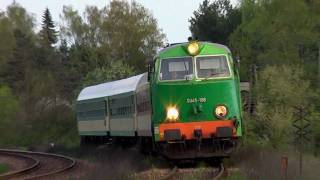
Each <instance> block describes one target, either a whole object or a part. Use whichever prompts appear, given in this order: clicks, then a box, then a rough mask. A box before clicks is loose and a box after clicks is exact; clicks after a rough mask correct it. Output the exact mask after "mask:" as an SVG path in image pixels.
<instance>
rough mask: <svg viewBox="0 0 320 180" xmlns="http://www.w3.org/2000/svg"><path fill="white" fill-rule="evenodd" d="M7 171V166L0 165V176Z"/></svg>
mask: <svg viewBox="0 0 320 180" xmlns="http://www.w3.org/2000/svg"><path fill="white" fill-rule="evenodd" d="M8 171H9V166H8V165H7V164H3V163H0V174H4V173H6V172H8Z"/></svg>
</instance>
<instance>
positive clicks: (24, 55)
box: [0, 0, 320, 152]
mask: <svg viewBox="0 0 320 180" xmlns="http://www.w3.org/2000/svg"><path fill="white" fill-rule="evenodd" d="M189 22H190V27H189V28H190V31H191V33H192V36H194V37H197V38H198V39H199V40H203V41H213V42H217V43H222V44H226V45H228V46H229V47H230V48H231V50H232V52H233V55H234V57H240V59H241V69H240V75H241V79H242V81H250V83H251V85H252V86H251V92H252V94H253V97H254V102H255V103H256V108H255V112H254V113H253V114H246V113H245V114H244V117H245V120H244V124H245V129H246V132H245V133H246V138H245V142H247V143H249V144H250V143H257V144H262V145H270V146H272V147H276V148H281V147H287V146H288V145H290V144H291V143H292V141H293V137H294V133H295V132H294V128H293V126H292V123H293V121H294V120H295V118H296V115H295V111H296V108H297V107H304V109H305V110H306V112H308V113H307V118H308V119H310V121H311V126H310V131H311V134H310V135H309V139H310V140H311V142H310V143H309V144H310V149H312V150H314V152H319V150H320V147H319V146H320V123H319V121H320V120H319V117H320V96H319V94H320V91H319V89H320V88H319V87H320V56H319V52H320V2H319V1H315V0H241V1H239V3H238V5H237V6H234V5H232V4H231V3H230V1H229V0H217V1H209V0H204V1H203V2H202V3H201V4H200V5H199V8H198V9H197V10H196V11H195V12H194V13H193V15H192V14H190V19H189ZM0 37H1V38H2V39H1V41H0V99H1V101H0V131H1V137H0V144H2V145H9V146H27V145H33V144H34V145H36V144H47V143H49V142H56V143H60V144H65V145H75V144H77V143H78V139H77V138H78V137H77V132H76V121H75V113H74V110H73V108H74V101H75V99H76V96H77V94H78V93H79V91H80V89H81V88H83V87H84V86H88V85H94V84H97V83H101V82H106V81H110V80H114V79H120V78H124V77H128V76H131V75H133V74H137V73H141V72H144V71H145V70H146V62H145V60H146V59H150V58H151V57H152V56H153V55H155V53H156V51H157V49H158V48H160V47H162V46H163V44H164V42H165V38H166V37H165V35H164V34H163V33H162V31H161V29H160V28H159V27H158V25H157V20H156V19H155V18H154V17H153V15H152V14H151V13H150V12H149V10H148V9H146V8H144V7H143V6H142V5H140V4H138V3H136V2H135V1H132V2H131V3H128V2H127V1H115V0H114V1H111V2H110V4H108V5H107V6H106V7H102V8H98V7H95V6H88V7H86V9H85V11H84V13H83V14H80V13H79V12H78V11H77V10H75V9H73V8H72V7H70V6H65V7H64V8H63V10H62V12H61V15H60V25H59V27H57V24H55V23H53V20H52V17H51V15H50V10H49V9H45V10H44V12H43V20H42V25H41V29H40V30H38V31H37V30H36V26H35V20H34V19H33V17H32V16H31V15H30V14H29V13H28V12H27V11H26V10H25V9H24V8H23V7H22V6H20V5H19V4H16V3H13V4H11V5H10V6H8V7H7V9H6V10H5V11H3V12H0ZM186 38H187V37H186Z"/></svg>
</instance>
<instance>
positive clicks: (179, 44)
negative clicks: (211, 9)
mask: <svg viewBox="0 0 320 180" xmlns="http://www.w3.org/2000/svg"><path fill="white" fill-rule="evenodd" d="M199 43H202V44H207V45H211V46H215V47H217V48H221V49H224V50H225V51H227V52H228V53H231V51H230V49H229V48H228V47H227V46H225V45H223V44H218V43H213V42H208V41H199ZM187 44H188V42H182V43H173V44H169V45H167V46H166V47H164V48H162V49H161V50H160V51H159V53H161V52H163V51H165V50H168V49H171V48H176V47H178V46H183V45H187Z"/></svg>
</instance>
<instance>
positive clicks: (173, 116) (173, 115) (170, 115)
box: [167, 107, 179, 122]
mask: <svg viewBox="0 0 320 180" xmlns="http://www.w3.org/2000/svg"><path fill="white" fill-rule="evenodd" d="M178 117H179V111H178V110H177V108H175V107H169V108H168V109H167V120H168V121H169V122H174V121H176V120H177V119H178Z"/></svg>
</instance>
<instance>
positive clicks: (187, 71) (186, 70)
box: [183, 61, 189, 81]
mask: <svg viewBox="0 0 320 180" xmlns="http://www.w3.org/2000/svg"><path fill="white" fill-rule="evenodd" d="M183 64H184V69H185V72H186V75H185V78H186V81H188V80H189V79H188V75H189V70H188V69H187V65H186V61H183Z"/></svg>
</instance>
